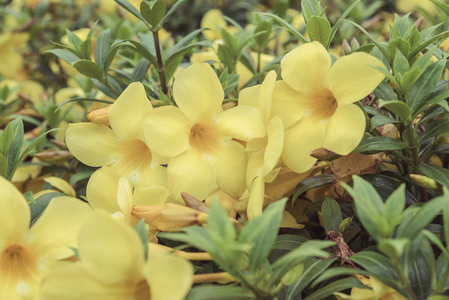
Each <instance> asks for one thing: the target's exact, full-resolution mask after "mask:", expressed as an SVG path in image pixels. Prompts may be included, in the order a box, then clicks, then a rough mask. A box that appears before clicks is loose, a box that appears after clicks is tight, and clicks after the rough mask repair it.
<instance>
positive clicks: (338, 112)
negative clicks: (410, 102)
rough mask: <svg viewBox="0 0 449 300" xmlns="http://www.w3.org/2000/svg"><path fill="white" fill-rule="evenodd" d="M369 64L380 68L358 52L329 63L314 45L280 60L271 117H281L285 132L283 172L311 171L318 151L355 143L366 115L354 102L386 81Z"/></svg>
mask: <svg viewBox="0 0 449 300" xmlns="http://www.w3.org/2000/svg"><path fill="white" fill-rule="evenodd" d="M370 65H373V66H377V67H385V66H384V64H383V63H382V62H381V61H380V60H378V59H377V58H375V57H373V56H371V55H369V54H367V53H362V52H357V53H353V54H350V55H347V56H344V57H342V58H340V59H338V60H337V61H336V62H335V63H334V64H333V65H332V61H331V58H330V56H329V54H328V52H327V51H326V49H325V48H324V47H323V46H322V45H321V44H320V43H318V42H316V41H315V42H312V43H308V44H305V45H302V46H299V47H297V48H295V49H293V50H292V51H290V52H289V53H288V54H287V55H285V56H284V58H283V59H282V61H281V74H282V78H283V80H280V81H277V82H276V85H275V87H274V91H273V104H272V110H271V113H272V114H273V115H278V116H280V117H281V119H282V121H283V124H284V128H285V129H286V131H285V136H284V139H285V143H284V150H283V154H282V159H283V162H284V163H285V165H286V166H287V167H288V168H290V169H291V170H293V171H295V172H298V173H302V172H305V171H307V170H308V169H310V167H312V166H313V164H314V163H315V162H316V159H315V158H313V157H312V156H310V155H309V154H310V152H311V151H313V150H315V149H317V148H321V147H323V148H326V149H328V150H330V151H333V152H335V153H338V154H341V155H346V154H348V153H350V152H351V151H352V150H354V148H355V147H356V146H357V145H358V144H359V142H360V140H361V139H362V137H363V133H364V131H365V116H364V113H363V111H362V110H361V109H360V108H359V107H357V106H356V105H355V104H354V102H357V101H358V100H361V99H363V98H364V97H366V96H367V95H368V94H369V93H370V92H372V91H373V90H374V89H375V88H376V87H377V85H379V83H380V82H381V81H382V80H383V79H384V77H385V76H384V75H383V74H381V73H380V72H379V71H376V70H375V69H374V68H372V67H371V66H370Z"/></svg>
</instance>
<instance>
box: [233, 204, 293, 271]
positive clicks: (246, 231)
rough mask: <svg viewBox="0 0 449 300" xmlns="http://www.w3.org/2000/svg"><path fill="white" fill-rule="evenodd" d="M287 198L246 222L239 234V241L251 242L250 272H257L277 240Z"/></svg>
mask: <svg viewBox="0 0 449 300" xmlns="http://www.w3.org/2000/svg"><path fill="white" fill-rule="evenodd" d="M286 202H287V199H286V198H285V199H282V200H279V201H276V202H273V203H272V204H270V205H269V206H268V207H267V208H266V209H265V210H264V211H263V213H262V215H259V216H257V217H255V218H254V219H252V220H250V221H249V222H248V223H246V224H245V226H244V227H243V229H242V231H241V232H240V236H239V243H249V244H251V249H250V251H249V269H248V270H249V272H255V271H256V270H257V269H258V268H259V267H260V266H261V264H262V263H263V262H265V261H266V259H267V256H268V254H269V253H270V250H271V247H272V246H273V243H274V242H275V240H276V236H277V234H278V230H279V226H280V225H281V220H282V215H283V211H284V208H285V203H286Z"/></svg>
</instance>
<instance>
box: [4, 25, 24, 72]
mask: <svg viewBox="0 0 449 300" xmlns="http://www.w3.org/2000/svg"><path fill="white" fill-rule="evenodd" d="M28 39H29V34H27V33H12V32H4V33H2V34H1V35H0V61H1V63H0V75H1V76H3V77H4V78H7V79H14V80H20V79H23V78H22V77H23V75H22V74H21V71H22V69H23V63H24V61H23V57H22V55H21V52H23V51H24V48H25V46H26V43H27V42H28Z"/></svg>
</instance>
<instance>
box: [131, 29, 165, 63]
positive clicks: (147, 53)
mask: <svg viewBox="0 0 449 300" xmlns="http://www.w3.org/2000/svg"><path fill="white" fill-rule="evenodd" d="M142 36H143V35H141V37H142ZM128 42H129V43H131V44H132V45H133V46H134V47H135V49H136V51H137V52H138V53H139V54H140V55H142V56H143V57H145V58H146V59H148V60H149V61H150V62H151V64H152V65H153V66H157V65H158V64H157V59H156V56H155V54H153V53H151V52H150V49H148V48H145V47H144V46H143V44H141V43H139V42H136V41H132V40H129V41H128ZM144 43H145V42H144Z"/></svg>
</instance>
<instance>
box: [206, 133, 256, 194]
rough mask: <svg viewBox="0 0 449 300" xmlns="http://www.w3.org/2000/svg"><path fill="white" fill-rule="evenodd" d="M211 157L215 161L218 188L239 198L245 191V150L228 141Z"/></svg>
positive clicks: (237, 144) (246, 158)
mask: <svg viewBox="0 0 449 300" xmlns="http://www.w3.org/2000/svg"><path fill="white" fill-rule="evenodd" d="M211 155H212V156H213V157H214V158H215V160H216V162H215V164H216V167H217V180H218V181H217V182H218V187H219V188H221V189H222V190H223V191H224V192H226V193H228V194H229V195H231V196H232V197H234V198H238V197H240V196H241V195H242V194H243V192H244V191H245V190H246V181H245V176H246V164H247V161H248V157H247V155H246V152H245V148H243V146H242V145H241V144H239V143H237V142H234V141H228V142H227V143H226V144H224V145H223V146H222V147H220V148H219V149H217V151H215V152H214V153H211ZM200 199H201V198H200Z"/></svg>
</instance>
